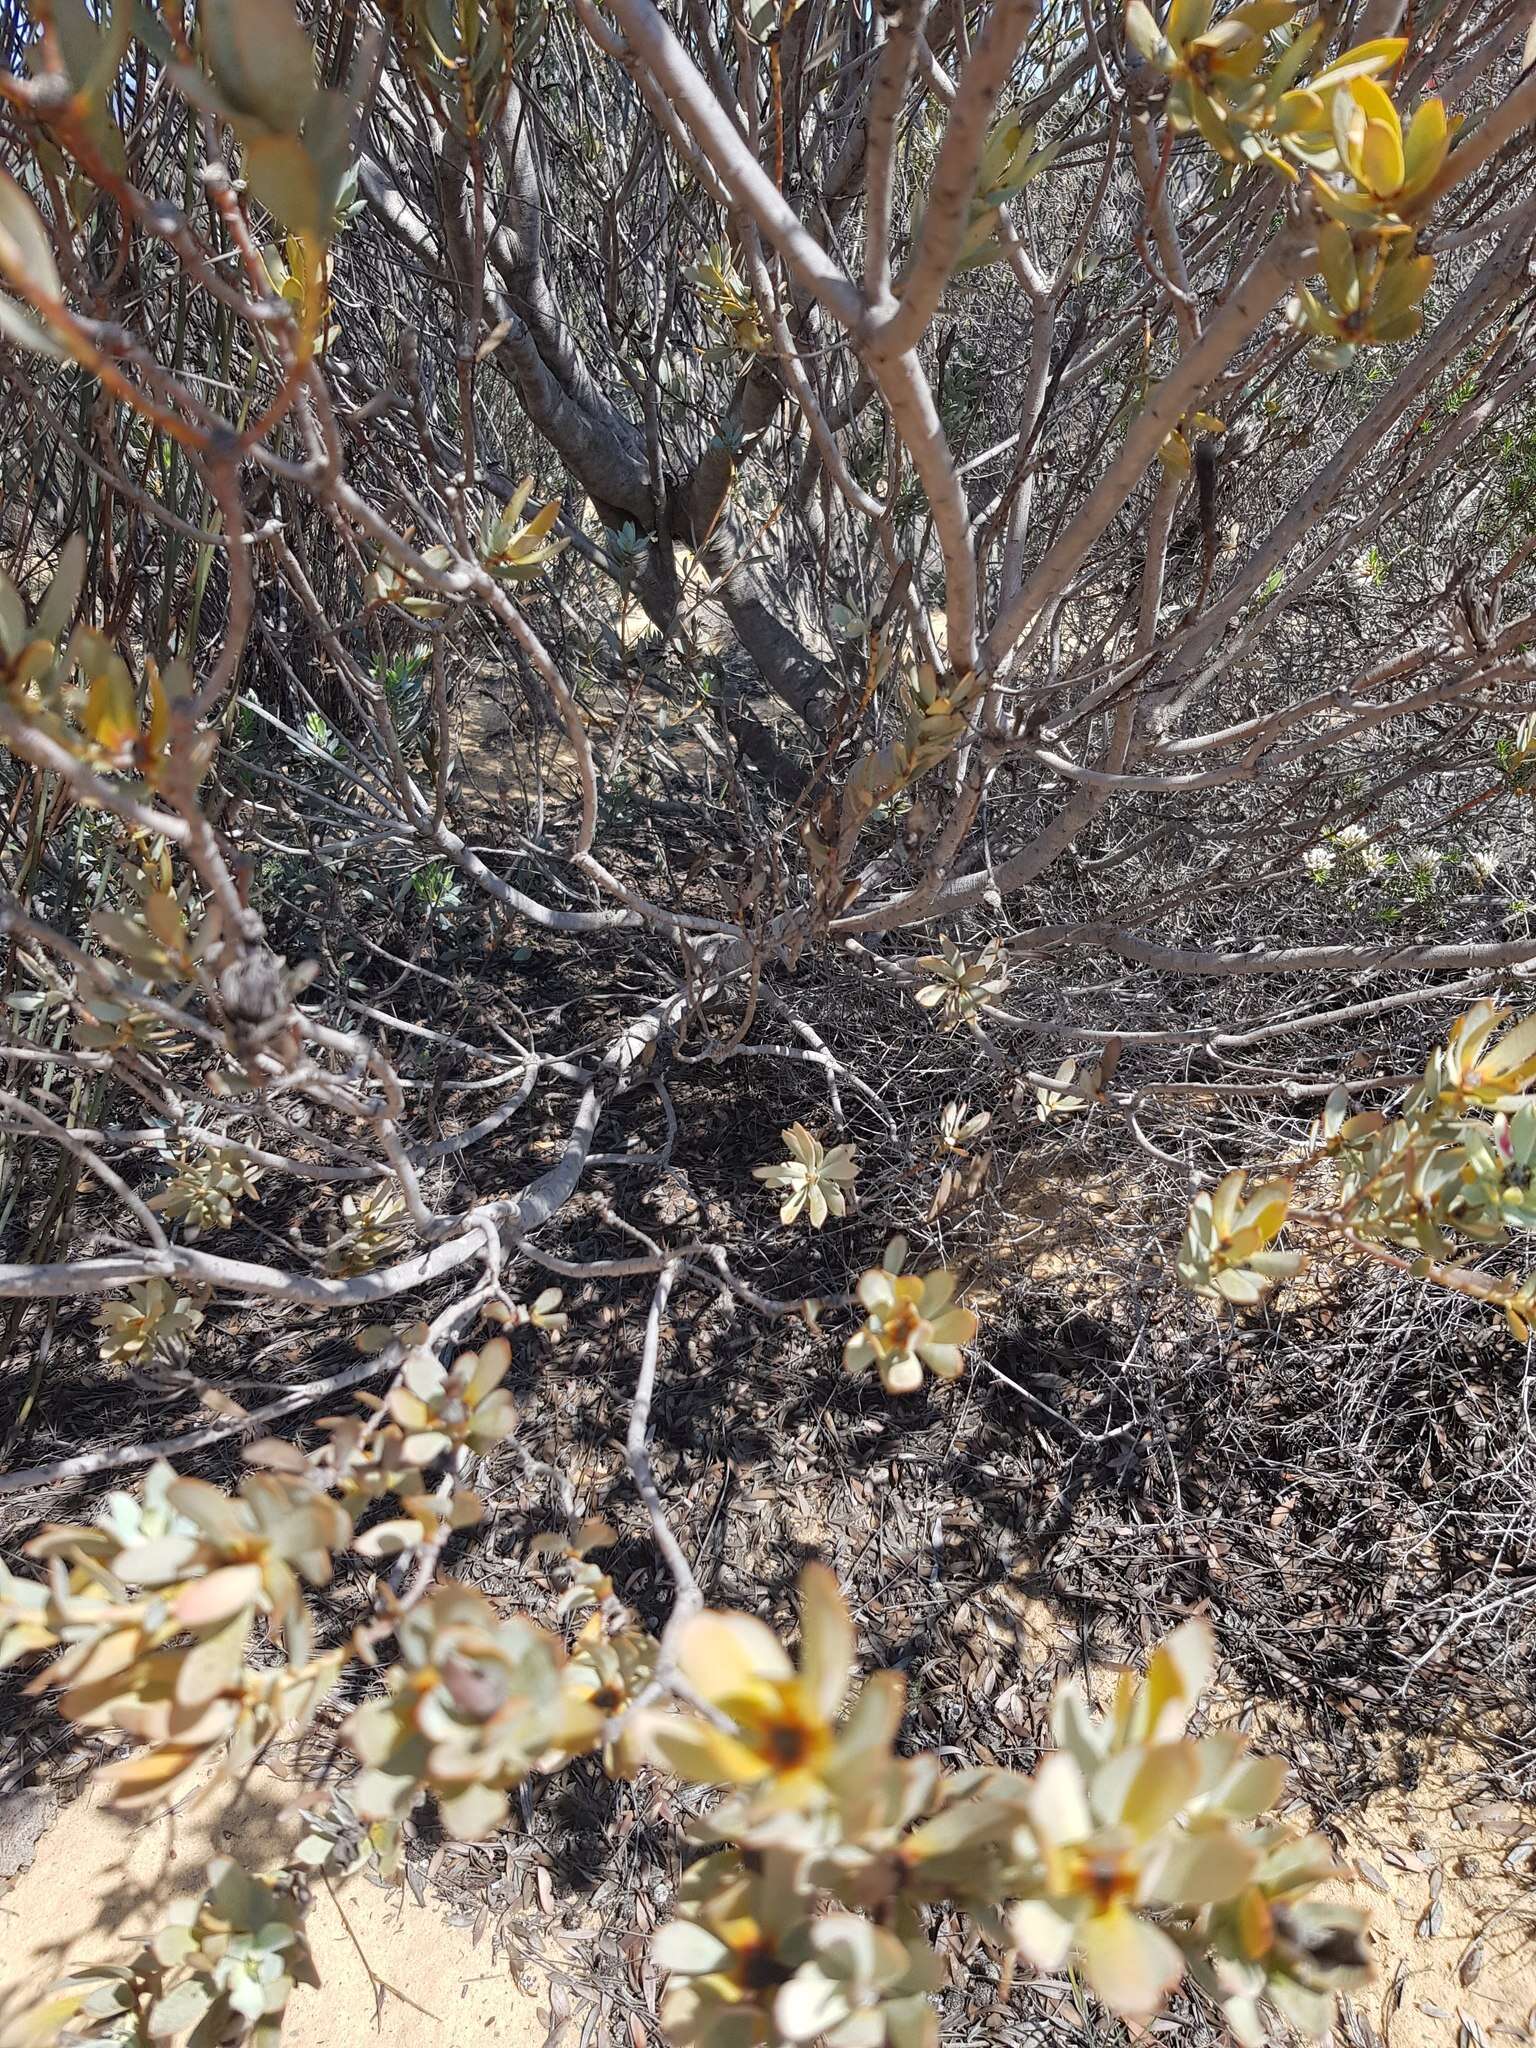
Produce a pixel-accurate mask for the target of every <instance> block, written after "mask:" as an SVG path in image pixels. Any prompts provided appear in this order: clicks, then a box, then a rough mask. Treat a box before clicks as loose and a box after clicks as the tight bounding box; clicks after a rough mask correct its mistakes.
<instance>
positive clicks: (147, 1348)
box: [91, 1280, 203, 1365]
mask: <svg viewBox="0 0 1536 2048" xmlns="http://www.w3.org/2000/svg"><path fill="white" fill-rule="evenodd" d="M91 1320H92V1321H93V1322H94V1323H95V1325H96V1327H97V1329H98V1330H99V1331H100V1332H101V1337H100V1339H99V1342H98V1346H97V1348H98V1349H99V1351H100V1353H101V1356H102V1359H103V1361H104V1362H105V1363H106V1364H108V1365H141V1364H144V1363H145V1362H147V1361H148V1360H149V1359H151V1358H153V1357H155V1356H156V1355H157V1354H159V1355H163V1354H164V1353H166V1352H177V1351H181V1350H183V1349H184V1348H185V1347H186V1345H187V1344H188V1343H189V1342H190V1340H191V1339H192V1338H193V1337H194V1336H195V1335H196V1334H197V1332H198V1330H199V1329H201V1327H202V1322H203V1317H202V1311H201V1310H200V1309H196V1308H194V1307H193V1306H192V1304H191V1302H190V1301H188V1300H187V1298H186V1296H185V1295H182V1294H178V1293H177V1292H176V1289H175V1288H174V1287H173V1286H172V1285H171V1283H170V1281H169V1280H146V1281H144V1282H143V1284H142V1285H141V1286H138V1287H130V1288H129V1290H128V1299H127V1300H126V1301H109V1302H107V1303H105V1304H104V1306H102V1307H101V1308H99V1309H98V1310H97V1311H96V1314H95V1315H94V1316H93V1317H92V1318H91Z"/></svg>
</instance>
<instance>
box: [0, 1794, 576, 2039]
mask: <svg viewBox="0 0 1536 2048" xmlns="http://www.w3.org/2000/svg"><path fill="white" fill-rule="evenodd" d="M291 1796H292V1792H291V1788H290V1787H289V1786H287V1785H285V1784H283V1783H281V1782H280V1781H279V1780H277V1779H275V1778H271V1777H264V1778H259V1779H258V1780H257V1781H256V1782H255V1783H253V1785H252V1786H251V1788H250V1789H249V1790H248V1791H247V1792H246V1794H245V1795H244V1796H243V1797H242V1798H241V1799H240V1801H239V1803H238V1805H234V1806H232V1805H231V1803H230V1800H229V1797H228V1794H227V1792H223V1791H221V1792H218V1793H216V1794H215V1795H214V1796H213V1797H212V1798H210V1799H208V1800H206V1801H205V1802H203V1803H201V1804H199V1805H196V1806H194V1807H192V1808H190V1809H185V1808H184V1809H183V1810H182V1811H181V1812H180V1813H178V1814H173V1815H169V1816H162V1817H160V1818H156V1819H150V1820H143V1819H140V1818H137V1817H133V1816H128V1815H123V1814H120V1813H116V1812H114V1811H113V1810H112V1809H111V1808H110V1807H108V1806H106V1805H104V1804H102V1803H101V1799H100V1788H91V1789H88V1790H87V1791H86V1792H84V1793H83V1794H82V1796H81V1797H80V1798H78V1799H77V1800H76V1801H75V1802H74V1803H73V1804H72V1805H69V1806H66V1807H64V1808H62V1810H61V1811H60V1812H59V1813H58V1814H57V1816H56V1818H55V1819H54V1821H53V1824H52V1826H51V1827H50V1828H49V1829H48V1831H47V1832H46V1833H45V1834H44V1835H43V1836H42V1837H41V1839H40V1840H39V1841H38V1843H37V1846H36V1854H35V1857H34V1860H33V1862H32V1867H31V1868H30V1870H26V1871H24V1872H22V1874H21V1875H20V1876H19V1877H18V1878H17V1879H16V1880H15V1883H14V1885H13V1886H12V1888H11V1889H10V1890H9V1891H8V1892H5V1893H0V1957H3V1961H0V1992H3V1994H4V1996H3V2002H0V2016H3V2017H0V2044H6V2048H8V2044H9V2042H10V2040H11V2038H12V2034H11V2027H10V2026H8V2025H7V2021H10V2022H11V2024H12V2025H14V2018H15V2015H16V2014H17V2013H18V2012H19V2011H20V2010H21V2009H23V2008H24V2007H25V2006H26V2005H27V2004H29V2003H31V2001H32V2000H33V1999H34V1998H36V1997H37V1996H38V1995H39V1994H40V1993H41V1992H43V1991H44V1990H46V1989H47V1987H48V1986H49V1984H51V1983H52V1982H53V1981H54V1980H55V1979H56V1978H57V1977H59V1976H61V1975H63V1974H64V1973H65V1972H66V1971H67V1970H69V1969H72V1968H77V1967H79V1966H80V1965H81V1964H84V1963H87V1962H98V1961H104V1960H108V1959H114V1960H123V1959H126V1957H127V1955H128V1954H129V1953H130V1952H131V1944H132V1940H133V1938H134V1937H135V1936H141V1935H143V1934H146V1933H149V1932H152V1931H153V1930H154V1929H155V1928H156V1927H159V1926H160V1925H162V1924H163V1922H164V1920H165V1917H166V1911H165V1909H166V1907H167V1906H168V1905H169V1904H170V1902H171V1901H172V1900H174V1899H177V1898H181V1897H185V1896H187V1895H188V1894H190V1893H194V1892H195V1891H196V1890H197V1889H198V1886H199V1883H200V1880H201V1874H202V1871H203V1868H204V1866H205V1865H206V1863H207V1861H208V1858H209V1857H210V1856H212V1855H216V1854H218V1853H220V1852H223V1853H226V1854H229V1855H233V1856H236V1857H238V1858H239V1859H240V1860H241V1861H242V1862H244V1863H246V1864H247V1865H248V1867H250V1868H253V1869H260V1868H263V1867H266V1866H270V1865H271V1864H273V1863H276V1862H279V1861H280V1860H281V1858H282V1856H283V1853H284V1847H285V1844H286V1842H287V1841H288V1840H289V1839H290V1838H291V1831H290V1829H289V1828H288V1827H287V1826H286V1825H285V1824H284V1823H283V1822H282V1820H281V1819H280V1814H281V1811H282V1809H283V1808H284V1807H285V1806H286V1805H287V1804H288V1802H289V1800H290V1799H291ZM340 1899H341V1910H338V1907H337V1905H336V1903H335V1902H333V1900H332V1899H331V1898H330V1897H329V1896H327V1895H326V1894H325V1893H324V1892H322V1893H320V1895H319V1896H318V1897H317V1899H316V1901H315V1905H314V1908H313V1911H312V1913H311V1915H310V1923H309V1932H310V1942H311V1946H312V1948H313V1952H314V1957H315V1964H316V1967H317V1969H318V1970H319V1973H320V1978H321V1982H322V1985H323V1990H322V1991H319V1992H316V1991H310V1990H305V1989H300V1990H299V1991H298V1992H297V1993H296V1995H295V1997H294V1998H293V2000H292V2002H291V2003H290V2005H289V2008H288V2019H287V2023H286V2024H285V2026H284V2029H283V2043H284V2048H336V2044H339V2043H342V2042H354V2041H361V2040H367V2041H371V2042H373V2043H375V2044H376V2048H470V2044H472V2043H473V2044H480V2043H487V2042H494V2043H495V2044H496V2048H533V2044H535V2043H537V2042H542V2041H543V2039H544V2036H545V2031H546V2024H545V2022H544V2021H542V2020H541V2019H540V2018H539V2016H538V2013H537V2007H536V2002H535V1999H534V1998H533V1997H531V1996H529V1995H528V1994H527V1993H526V1992H525V1991H523V1990H522V1989H521V1988H520V1987H519V1985H518V1982H517V1979H516V1978H515V1977H514V1976H513V1975H512V1974H511V1971H510V1969H509V1966H508V1964H507V1961H506V1959H505V1957H502V1958H500V1959H499V1960H498V1961H497V1962H496V1963H495V1964H494V1965H493V1964H492V1961H491V1952H490V1944H489V1942H486V1943H484V1944H482V1945H481V1946H479V1947H474V1946H472V1945H471V1941H470V1930H469V1928H468V1927H452V1926H450V1925H449V1924H448V1922H447V1920H446V1919H445V1918H444V1917H443V1916H442V1914H441V1913H440V1912H438V1911H436V1910H434V1908H433V1907H432V1906H431V1905H427V1906H419V1905H418V1904H417V1903H416V1900H415V1898H414V1897H413V1896H412V1894H411V1893H410V1891H409V1890H407V1889H404V1888H403V1887H402V1888H395V1889H392V1890H390V1891H384V1890H381V1889H380V1888H379V1887H378V1886H376V1885H372V1884H369V1883H368V1882H366V1881H365V1880H362V1879H354V1880H353V1881H352V1882H351V1883H350V1884H349V1885H347V1886H346V1887H345V1888H344V1889H343V1891H342V1892H341V1894H340ZM343 1912H344V1913H345V1923H344V1922H343V1918H342V1913H343ZM349 1926H350V1929H351V1932H350V1933H349V1932H348V1927H349ZM354 1937H355V1940H354ZM359 1949H360V1950H361V1951H362V1954H361V1955H360V1954H359ZM364 1956H366V1958H367V1964H366V1965H365V1964H364V1961H363V1957H364ZM370 1970H371V1971H372V1973H373V1978H376V1979H379V1980H381V1981H382V1983H383V1984H385V1985H389V1986H393V1987H395V1991H396V1992H398V1993H402V1994H404V1996H398V1995H392V1993H391V1991H390V1990H387V1989H381V1988H379V1986H378V1985H376V1984H375V1982H374V1981H372V1979H371V1978H370V1974H369V1973H370ZM407 1999H410V2000H413V2001H415V2004H414V2006H413V2005H412V2004H408V2003H407V2002H406V2000H407ZM376 2015H377V2023H375V2020H376Z"/></svg>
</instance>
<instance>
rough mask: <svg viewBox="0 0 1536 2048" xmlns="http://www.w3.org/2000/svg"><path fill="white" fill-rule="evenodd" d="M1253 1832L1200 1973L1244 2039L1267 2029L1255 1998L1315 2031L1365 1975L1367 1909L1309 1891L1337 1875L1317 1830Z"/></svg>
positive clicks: (1255, 2041) (1249, 2045)
mask: <svg viewBox="0 0 1536 2048" xmlns="http://www.w3.org/2000/svg"><path fill="white" fill-rule="evenodd" d="M1254 1840H1255V1841H1256V1842H1257V1843H1258V1845H1259V1847H1260V1851H1261V1857H1260V1862H1259V1865H1258V1868H1257V1869H1256V1870H1255V1872H1254V1874H1253V1878H1252V1881H1251V1882H1250V1883H1249V1884H1248V1885H1246V1886H1245V1887H1244V1889H1243V1890H1242V1891H1241V1892H1240V1893H1239V1894H1238V1896H1237V1897H1236V1898H1235V1899H1232V1900H1229V1901H1227V1902H1226V1903H1224V1904H1223V1905H1221V1906H1219V1907H1218V1908H1217V1909H1216V1911H1215V1912H1214V1913H1213V1915H1212V1917H1211V1927H1210V1932H1211V1936H1212V1941H1213V1955H1212V1959H1211V1961H1210V1963H1209V1964H1207V1965H1206V1966H1205V1967H1203V1968H1201V1969H1200V1970H1199V1971H1198V1972H1197V1974H1198V1975H1199V1976H1200V1977H1201V1978H1202V1979H1204V1980H1206V1981H1207V1982H1208V1984H1209V1986H1210V1988H1211V1989H1212V1991H1213V1993H1214V1995H1215V1996H1216V1997H1217V1998H1218V1999H1219V2000H1220V2001H1221V2006H1222V2010H1223V2013H1224V2014H1225V2017H1226V2021H1227V2024H1228V2026H1229V2027H1230V2028H1231V2029H1232V2032H1233V2034H1234V2035H1235V2037H1236V2038H1237V2040H1238V2041H1239V2042H1241V2043H1242V2048H1262V2044H1263V2043H1265V2042H1266V2041H1268V2040H1269V2039H1270V2038H1271V2036H1270V2032H1269V2029H1268V2028H1267V2027H1266V2026H1265V2025H1264V2020H1263V2015H1262V2013H1261V2011H1260V2001H1261V2000H1264V2001H1267V2002H1268V2003H1269V2004H1270V2005H1272V2006H1274V2007H1275V2008H1276V2010H1277V2011H1278V2012H1279V2013H1280V2014H1281V2015H1282V2017H1283V2018H1285V2019H1287V2020H1289V2022H1290V2023H1291V2025H1292V2026H1293V2027H1295V2028H1296V2029H1297V2030H1298V2031H1299V2032H1300V2033H1302V2034H1305V2035H1308V2036H1309V2037H1312V2038H1314V2039H1315V2038H1320V2037H1321V2036H1323V2035H1326V2034H1328V2033H1330V2032H1331V2030H1332V2026H1333V2018H1334V2007H1335V2002H1336V1997H1337V1994H1338V1993H1339V1992H1340V1991H1352V1990H1355V1989H1358V1987H1359V1986H1360V1985H1361V1984H1363V1983H1365V1982H1366V1981H1367V1980H1368V1979H1369V1977H1370V1975H1371V1963H1370V1956H1369V1953H1368V1951H1367V1949H1366V1946H1365V1930H1366V1920H1365V1915H1364V1914H1363V1913H1361V1912H1360V1911H1359V1910H1358V1909H1357V1908H1355V1907H1353V1906H1349V1905H1346V1904H1344V1902H1343V1901H1342V1900H1322V1899H1313V1898H1309V1897H1308V1896H1307V1894H1308V1893H1309V1892H1311V1891H1312V1890H1313V1889H1314V1888H1315V1887H1316V1886H1318V1885H1320V1884H1326V1883H1328V1882H1329V1881H1330V1880H1333V1879H1336V1878H1339V1877H1342V1876H1343V1875H1344V1873H1343V1871H1342V1870H1341V1869H1340V1868H1339V1866H1338V1864H1337V1863H1336V1862H1335V1861H1334V1857H1333V1852H1332V1850H1331V1849H1330V1848H1329V1846H1328V1844H1327V1842H1325V1841H1324V1840H1323V1838H1322V1836H1321V1835H1298V1834H1296V1833H1295V1832H1293V1831H1292V1830H1291V1829H1289V1828H1284V1827H1275V1828H1268V1829H1263V1830H1261V1831H1260V1832H1259V1833H1258V1834H1257V1835H1256V1836H1255V1837H1254Z"/></svg>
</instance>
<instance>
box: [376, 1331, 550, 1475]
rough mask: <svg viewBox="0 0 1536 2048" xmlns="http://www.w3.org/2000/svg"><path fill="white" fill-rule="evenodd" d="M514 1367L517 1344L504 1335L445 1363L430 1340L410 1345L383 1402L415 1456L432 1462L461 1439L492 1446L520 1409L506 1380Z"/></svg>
mask: <svg viewBox="0 0 1536 2048" xmlns="http://www.w3.org/2000/svg"><path fill="white" fill-rule="evenodd" d="M511 1369H512V1347H511V1345H510V1344H509V1343H508V1342H507V1340H506V1338H505V1337H493V1338H492V1339H491V1341H490V1343H489V1344H483V1345H482V1346H481V1347H480V1349H479V1350H478V1351H463V1352H460V1354H459V1356H458V1357H457V1358H456V1359H455V1360H454V1362H453V1364H452V1365H451V1366H449V1367H447V1368H446V1369H445V1368H444V1366H443V1365H442V1363H441V1361H440V1360H439V1359H438V1357H437V1355H436V1353H435V1352H432V1351H429V1350H428V1349H427V1348H426V1346H425V1345H417V1346H416V1347H415V1348H414V1349H413V1350H412V1351H410V1352H409V1353H408V1354H407V1356H406V1361H405V1367H404V1370H403V1371H402V1373H401V1375H400V1381H399V1384H398V1385H397V1386H395V1387H394V1388H393V1389H392V1390H391V1392H390V1394H389V1397H388V1399H387V1400H386V1402H385V1404H384V1405H385V1407H386V1409H387V1410H388V1412H389V1414H390V1416H391V1417H392V1418H393V1420H394V1421H396V1422H398V1423H399V1424H400V1427H401V1428H402V1429H403V1430H404V1431H405V1438H404V1442H403V1444H402V1446H401V1448H402V1450H403V1452H404V1455H405V1456H406V1457H407V1458H408V1459H409V1460H410V1462H411V1463H412V1464H413V1465H429V1464H431V1462H432V1460H433V1459H434V1458H440V1457H441V1456H442V1455H443V1453H444V1451H447V1450H450V1449H452V1448H454V1447H455V1446H457V1445H460V1444H463V1445H466V1446H467V1447H468V1448H469V1449H470V1450H471V1451H474V1452H476V1453H480V1452H483V1451H488V1450H490V1449H491V1448H492V1446H493V1445H495V1444H499V1443H500V1442H501V1441H502V1440H503V1438H505V1437H509V1436H510V1435H511V1434H512V1431H513V1429H514V1428H515V1427H516V1424H517V1410H516V1408H515V1407H514V1406H513V1402H512V1396H511V1395H510V1394H509V1393H507V1391H506V1390H505V1388H504V1387H503V1386H502V1384H501V1383H502V1381H503V1380H504V1379H505V1378H506V1376H507V1374H508V1373H509V1372H510V1371H511Z"/></svg>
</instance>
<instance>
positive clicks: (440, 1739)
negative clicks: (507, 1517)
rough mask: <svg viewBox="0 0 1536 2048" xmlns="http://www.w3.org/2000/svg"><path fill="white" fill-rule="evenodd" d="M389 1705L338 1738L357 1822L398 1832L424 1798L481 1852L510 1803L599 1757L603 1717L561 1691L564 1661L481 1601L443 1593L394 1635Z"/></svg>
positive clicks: (354, 1721)
mask: <svg viewBox="0 0 1536 2048" xmlns="http://www.w3.org/2000/svg"><path fill="white" fill-rule="evenodd" d="M398 1638H399V1644H400V1662H399V1663H398V1664H397V1665H395V1666H394V1667H393V1668H392V1669H391V1671H390V1673H389V1679H388V1685H389V1692H388V1695H387V1697H385V1698H383V1699H378V1700H370V1701H369V1702H368V1703H367V1704H366V1705H365V1706H362V1707H359V1708H358V1710H357V1711H356V1713H354V1714H353V1715H352V1716H351V1718H350V1719H349V1720H348V1721H347V1723H346V1725H345V1727H344V1728H343V1730H342V1733H343V1735H344V1736H345V1738H346V1740H347V1741H348V1742H349V1743H350V1744H351V1746H352V1748H353V1750H354V1751H355V1752H356V1754H357V1756H358V1758H359V1759H360V1761H361V1762H362V1764H363V1766H364V1769H363V1772H362V1774H361V1776H360V1777H359V1778H358V1781H357V1785H356V1788H355V1793H354V1797H355V1801H356V1805H357V1810H358V1813H359V1814H360V1815H361V1816H362V1818H363V1819H364V1820H399V1819H403V1818H404V1817H405V1815H406V1814H408V1813H409V1812H410V1810H411V1808H412V1807H413V1806H414V1805H415V1804H416V1801H417V1800H418V1798H419V1797H420V1796H421V1794H422V1793H423V1792H424V1791H427V1790H430V1791H432V1792H434V1793H435V1794H436V1796H437V1801H438V1804H439V1806H440V1808H441V1809H442V1815H443V1821H444V1824H445V1825H446V1826H447V1827H448V1828H449V1829H450V1830H451V1831H452V1832H453V1833H454V1834H455V1835H458V1836H459V1837H460V1838H461V1839H463V1840H465V1841H478V1840H480V1839H482V1838H483V1837H484V1836H486V1835H488V1834H490V1833H492V1832H493V1830H494V1829H496V1828H498V1827H499V1826H500V1825H501V1823H502V1821H503V1820H505V1818H506V1814H507V1792H508V1791H509V1790H510V1788H511V1787H513V1786H514V1785H517V1784H519V1783H520V1782H521V1781H522V1780H523V1779H524V1778H526V1777H527V1776H528V1775H529V1774H530V1772H532V1771H536V1770H547V1769H552V1768H553V1767H554V1766H556V1765H557V1764H559V1763H562V1762H564V1761H565V1760H566V1759H567V1758H569V1757H572V1756H577V1755H580V1754H582V1753H584V1752H585V1751H587V1750H590V1749H592V1748H594V1747H595V1746H596V1743H597V1741H598V1739H599V1738H600V1736H601V1734H602V1728H603V1717H602V1715H601V1714H600V1713H599V1712H598V1711H597V1709H596V1708H595V1707H594V1706H592V1705H591V1703H590V1701H589V1700H586V1699H583V1698H581V1697H580V1696H579V1695H578V1694H577V1692H576V1691H575V1690H574V1689H572V1688H571V1687H570V1686H569V1685H568V1684H567V1683H566V1679H565V1668H564V1667H565V1663H566V1656H565V1649H564V1646H563V1645H562V1644H561V1643H559V1642H557V1641H556V1639H555V1638H554V1637H553V1636H551V1635H548V1634H546V1633H545V1631H544V1630H543V1629H541V1628H538V1627H536V1626H535V1624H534V1623H533V1622H531V1621H529V1620H527V1619H526V1618H525V1617H524V1616H522V1615H512V1616H510V1617H508V1618H507V1619H505V1620H503V1619H502V1618H501V1616H499V1615H498V1614H497V1612H496V1610H495V1609H494V1608H493V1607H492V1606H491V1604H490V1602H489V1601H488V1600H487V1599H485V1598H484V1597H483V1595H481V1594H479V1593H476V1592H474V1591H472V1590H471V1589H470V1588H469V1587H467V1586H459V1585H453V1584H444V1585H440V1586H438V1587H436V1588H435V1589H434V1590H433V1591H432V1592H431V1593H429V1594H428V1595H427V1597H426V1599H425V1600H423V1601H422V1602H421V1603H420V1605H419V1606H416V1607H413V1608H412V1609H411V1610H410V1612H409V1613H408V1614H406V1615H405V1616H404V1617H403V1618H402V1620H401V1622H400V1626H399V1630H398Z"/></svg>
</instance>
